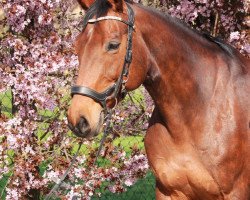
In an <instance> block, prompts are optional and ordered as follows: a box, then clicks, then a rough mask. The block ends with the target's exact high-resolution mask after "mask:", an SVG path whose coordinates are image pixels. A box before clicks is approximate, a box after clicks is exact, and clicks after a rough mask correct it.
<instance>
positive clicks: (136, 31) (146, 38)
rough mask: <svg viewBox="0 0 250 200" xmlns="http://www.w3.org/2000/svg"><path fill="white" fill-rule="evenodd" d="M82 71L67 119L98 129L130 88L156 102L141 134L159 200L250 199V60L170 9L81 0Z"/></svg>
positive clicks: (79, 129) (92, 131)
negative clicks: (168, 12) (174, 15)
mask: <svg viewBox="0 0 250 200" xmlns="http://www.w3.org/2000/svg"><path fill="white" fill-rule="evenodd" d="M78 2H79V3H80V5H81V6H82V8H83V9H84V10H86V15H85V18H84V22H83V23H84V28H83V31H82V32H81V33H80V35H79V36H78V38H77V39H76V43H75V46H76V52H77V54H78V58H79V73H78V77H77V80H76V85H75V86H73V87H72V95H73V99H72V102H71V105H70V107H69V110H68V122H69V127H70V128H71V129H72V130H73V131H74V132H75V134H76V135H78V136H80V137H86V138H89V137H92V136H94V135H96V134H97V133H98V132H99V131H100V129H101V126H102V123H103V118H104V113H105V111H107V110H108V109H111V108H112V107H113V106H114V105H115V104H116V103H117V101H120V100H121V99H122V96H124V94H125V93H126V91H131V90H134V89H136V88H138V87H139V86H140V85H141V84H143V85H144V86H145V88H146V89H147V91H148V92H149V94H150V95H151V97H152V98H153V100H154V103H155V109H154V111H153V114H152V117H151V119H150V123H149V127H148V129H147V133H146V136H145V148H146V153H147V157H148V161H149V164H150V167H151V169H152V171H153V173H154V175H155V177H156V199H158V200H163V199H166V200H170V199H171V200H185V199H201V200H222V199H225V200H226V199H227V200H249V199H250V162H249V161H250V148H249V147H250V62H249V60H248V59H247V58H244V57H243V56H242V55H241V54H240V53H238V52H237V50H235V49H234V48H233V47H231V46H229V45H228V44H226V43H224V42H222V41H220V40H218V39H215V38H213V37H209V36H205V35H203V34H201V33H198V32H196V31H194V30H192V29H190V28H188V27H187V26H186V25H184V24H182V23H181V22H179V21H178V20H176V19H173V18H171V17H170V16H164V15H162V14H160V13H158V12H157V11H154V10H152V9H150V8H145V7H143V6H141V5H139V4H135V3H132V2H130V3H128V2H125V1H124V0H96V1H95V2H93V0H78Z"/></svg>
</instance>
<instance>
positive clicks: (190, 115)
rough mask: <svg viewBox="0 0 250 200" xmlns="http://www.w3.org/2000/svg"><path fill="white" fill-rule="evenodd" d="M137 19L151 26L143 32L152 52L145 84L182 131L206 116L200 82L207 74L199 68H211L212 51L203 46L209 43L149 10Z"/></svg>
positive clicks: (172, 122) (211, 72)
mask: <svg viewBox="0 0 250 200" xmlns="http://www.w3.org/2000/svg"><path fill="white" fill-rule="evenodd" d="M137 20H139V21H140V20H142V21H141V22H139V23H140V24H147V25H144V26H143V25H142V26H141V27H140V31H141V32H142V35H143V39H144V40H145V43H146V44H147V47H148V49H149V51H150V53H151V55H150V57H151V63H150V67H149V72H148V78H147V79H146V81H145V83H144V85H145V87H146V88H147V90H148V91H149V93H150V95H151V96H152V98H153V99H154V101H155V104H156V106H157V107H158V109H159V111H160V112H161V115H162V116H163V119H164V120H165V122H166V121H167V123H168V125H169V126H171V127H172V128H173V129H175V130H178V129H179V128H183V127H182V126H180V124H183V123H188V121H189V120H191V122H190V124H191V123H192V120H195V118H196V117H197V116H196V114H197V113H202V112H201V109H202V108H203V107H204V106H203V104H204V101H203V100H204V96H202V95H201V93H200V90H201V88H199V87H200V83H198V82H199V78H200V76H202V74H201V73H203V72H202V71H200V69H199V67H198V66H200V65H203V66H205V65H210V63H209V62H210V61H208V58H209V57H210V56H212V55H210V52H209V48H207V49H206V47H203V45H204V44H203V43H205V42H206V41H205V40H204V39H203V38H202V37H201V36H199V35H195V34H194V35H192V34H191V32H188V30H186V32H185V29H186V28H185V27H181V26H179V27H178V24H175V23H174V22H171V19H169V21H165V20H164V19H163V17H161V16H154V14H151V13H150V14H149V13H148V11H147V12H146V15H145V16H143V17H141V18H140V17H138V18H137ZM143 20H144V22H143ZM194 40H196V41H194ZM205 45H207V44H205ZM208 45H209V44H208ZM201 51H205V52H201ZM202 53H205V54H206V59H205V57H204V56H201V54H202ZM209 70H210V71H209V72H207V73H210V75H211V74H213V73H216V72H215V69H213V68H211V67H210V69H209ZM211 81H212V80H211ZM207 92H208V93H209V92H212V90H211V91H207ZM208 95H209V94H208ZM180 132H183V131H181V130H180ZM182 137H183V135H182Z"/></svg>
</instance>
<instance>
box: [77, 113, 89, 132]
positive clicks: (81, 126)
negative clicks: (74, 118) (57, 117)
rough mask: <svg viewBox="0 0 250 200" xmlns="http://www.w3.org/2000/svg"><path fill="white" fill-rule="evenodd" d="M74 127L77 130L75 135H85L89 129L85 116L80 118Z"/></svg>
mask: <svg viewBox="0 0 250 200" xmlns="http://www.w3.org/2000/svg"><path fill="white" fill-rule="evenodd" d="M76 129H77V132H78V133H77V135H79V136H81V137H86V136H87V135H88V134H89V133H90V131H91V129H90V126H89V123H88V121H87V120H86V118H85V117H81V118H80V120H79V122H78V124H77V125H76Z"/></svg>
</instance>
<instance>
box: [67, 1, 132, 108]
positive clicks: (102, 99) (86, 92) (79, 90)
mask: <svg viewBox="0 0 250 200" xmlns="http://www.w3.org/2000/svg"><path fill="white" fill-rule="evenodd" d="M126 5H127V8H128V21H125V20H123V19H121V18H120V17H117V16H104V17H99V18H97V19H90V20H88V21H87V23H96V22H99V21H102V20H117V21H120V22H123V23H125V24H126V25H128V37H127V38H128V39H127V47H126V55H125V58H124V64H123V68H122V72H121V74H120V76H119V78H118V80H117V81H116V82H115V83H114V85H112V86H110V87H109V88H108V89H106V90H105V91H104V92H101V93H100V92H96V91H94V90H93V89H91V88H88V87H84V86H78V85H75V86H73V87H71V95H74V94H78V95H83V96H87V97H90V98H92V99H94V100H96V101H97V102H99V103H100V104H101V105H102V107H103V108H104V111H105V112H107V110H108V108H107V105H106V101H107V99H116V101H117V97H118V94H119V92H120V91H121V93H122V94H123V97H125V95H126V93H127V91H126V88H125V84H126V80H124V78H126V79H127V76H128V72H129V66H130V63H131V62H132V36H133V31H134V11H133V9H132V8H131V7H130V5H129V4H128V3H126ZM86 25H87V24H85V26H86Z"/></svg>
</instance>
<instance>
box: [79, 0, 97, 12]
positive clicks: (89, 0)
mask: <svg viewBox="0 0 250 200" xmlns="http://www.w3.org/2000/svg"><path fill="white" fill-rule="evenodd" d="M77 1H78V3H79V4H80V5H81V7H82V8H83V9H84V10H88V9H89V7H90V6H91V4H93V3H94V1H95V0H77Z"/></svg>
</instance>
